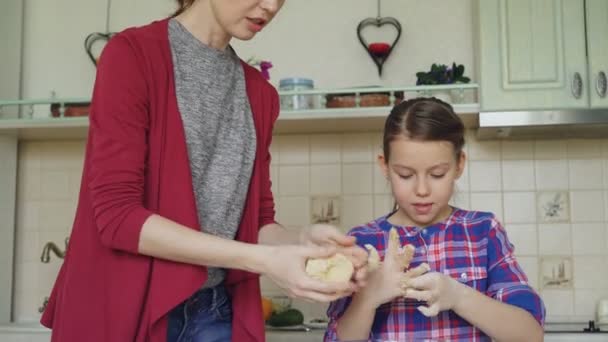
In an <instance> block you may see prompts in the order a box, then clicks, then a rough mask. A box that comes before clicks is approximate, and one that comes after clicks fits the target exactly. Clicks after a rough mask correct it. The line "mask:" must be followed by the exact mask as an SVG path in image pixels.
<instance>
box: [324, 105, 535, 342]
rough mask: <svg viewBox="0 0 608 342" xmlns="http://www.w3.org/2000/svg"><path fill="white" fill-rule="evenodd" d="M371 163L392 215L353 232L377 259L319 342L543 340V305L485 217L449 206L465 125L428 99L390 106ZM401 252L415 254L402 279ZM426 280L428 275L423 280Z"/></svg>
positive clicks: (334, 308) (335, 307)
mask: <svg viewBox="0 0 608 342" xmlns="http://www.w3.org/2000/svg"><path fill="white" fill-rule="evenodd" d="M383 140H384V141H383V152H384V153H383V155H380V156H379V157H378V163H379V165H380V167H381V168H382V170H383V172H384V175H385V176H386V178H387V180H388V182H389V183H390V186H391V189H392V193H393V196H394V198H395V200H396V208H395V210H394V211H392V212H391V213H389V214H388V215H386V216H383V217H380V218H378V219H376V220H374V221H372V222H370V223H367V224H366V225H363V226H360V227H356V228H354V229H352V230H351V231H350V233H349V235H352V236H355V237H356V238H357V244H359V245H362V246H363V245H365V244H370V245H372V246H374V247H375V248H376V249H378V251H379V252H380V255H381V256H383V257H384V262H383V263H382V265H381V266H380V267H379V268H378V269H377V270H376V271H374V272H373V273H372V274H370V275H369V277H368V283H367V286H365V287H364V288H363V289H361V290H360V291H358V292H356V293H355V294H354V295H353V296H352V297H349V298H344V299H340V300H338V301H335V302H333V303H332V304H331V305H330V307H329V309H328V315H329V318H330V323H329V326H328V330H327V332H326V335H325V341H338V340H339V341H349V340H359V341H360V340H368V339H369V340H373V341H414V340H416V341H418V340H420V341H429V340H433V341H490V339H494V340H496V341H526V342H529V341H542V339H543V329H542V324H543V320H544V314H545V311H544V306H543V303H542V301H541V299H540V298H539V296H538V295H537V294H536V293H535V292H534V290H533V289H532V288H530V286H529V285H528V281H527V278H526V275H525V274H524V272H523V271H522V269H521V268H520V267H519V265H518V264H517V261H516V260H515V257H514V256H513V246H512V245H511V243H509V240H508V239H507V235H506V232H505V230H504V228H503V227H502V226H501V224H500V223H499V222H498V221H497V220H496V218H495V217H494V215H493V214H491V213H485V212H476V211H467V210H462V209H458V208H454V207H451V206H450V205H449V204H448V202H449V200H450V198H451V197H452V193H453V191H454V183H455V182H456V180H457V179H458V178H459V177H460V175H461V174H462V172H463V169H464V165H465V155H464V152H463V151H462V148H463V145H464V126H463V123H462V121H461V120H460V118H459V117H458V116H457V115H456V114H454V112H453V110H452V108H451V106H450V105H448V104H446V103H444V102H442V101H439V100H437V99H435V98H431V99H426V98H420V99H414V100H410V101H407V102H403V103H401V104H399V105H397V106H396V107H395V108H394V109H393V110H392V112H391V113H390V115H389V116H388V118H387V120H386V124H385V129H384V139H383ZM391 229H395V230H396V231H397V233H398V235H399V237H400V244H401V245H402V246H404V245H412V246H413V247H415V253H414V258H413V260H412V263H411V265H410V266H411V267H412V268H410V270H409V271H408V272H407V273H404V272H403V270H404V266H403V263H401V261H400V253H399V252H398V251H399V247H402V246H397V247H395V246H390V245H389V246H388V247H386V246H387V242H386V241H389V239H388V235H389V231H390V230H391ZM427 271H428V272H427Z"/></svg>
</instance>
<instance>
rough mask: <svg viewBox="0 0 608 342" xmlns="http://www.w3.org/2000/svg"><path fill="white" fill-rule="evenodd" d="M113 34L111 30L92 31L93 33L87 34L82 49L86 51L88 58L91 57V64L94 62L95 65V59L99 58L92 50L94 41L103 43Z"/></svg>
mask: <svg viewBox="0 0 608 342" xmlns="http://www.w3.org/2000/svg"><path fill="white" fill-rule="evenodd" d="M113 35H114V33H113V32H109V33H101V32H93V33H91V34H89V35H88V36H87V38H86V39H85V40H84V49H85V51H86V52H87V55H88V56H89V58H90V59H91V62H93V64H95V66H97V60H98V59H99V56H95V54H94V52H93V46H94V45H95V43H97V42H99V41H101V42H103V43H104V44H105V43H107V42H108V41H109V40H110V38H112V36H113ZM100 51H101V50H100Z"/></svg>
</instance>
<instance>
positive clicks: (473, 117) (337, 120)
mask: <svg viewBox="0 0 608 342" xmlns="http://www.w3.org/2000/svg"><path fill="white" fill-rule="evenodd" d="M477 88H478V86H477V85H476V84H461V85H447V86H446V85H444V86H421V87H405V88H403V87H402V88H361V89H336V90H310V91H299V92H279V94H280V95H281V97H285V96H306V95H308V96H316V97H318V98H321V99H323V101H319V103H321V104H320V105H319V106H321V107H323V106H325V101H324V99H325V96H326V95H328V94H348V93H353V94H356V95H357V96H360V95H364V94H366V93H390V94H391V97H390V98H391V102H394V101H395V99H394V96H393V95H394V94H395V92H404V93H405V94H406V98H411V97H414V96H409V94H408V92H409V93H412V92H413V93H416V94H417V95H420V94H424V95H429V94H433V91H446V90H447V91H452V92H458V93H460V94H463V95H464V93H465V92H472V94H468V95H469V96H466V97H465V96H463V98H465V99H468V98H475V99H476V98H477V96H476V91H477ZM86 101H87V100H86V99H63V100H61V99H43V100H17V101H0V109H4V108H8V107H11V106H13V107H14V106H17V107H19V112H21V113H23V112H28V114H27V115H23V114H21V116H22V117H20V118H16V117H13V118H3V116H2V114H1V113H2V112H0V135H9V136H14V137H16V138H17V139H18V140H71V139H83V138H86V136H87V132H88V127H89V120H88V117H51V116H50V114H49V115H48V116H47V117H36V116H34V117H23V116H32V115H31V113H33V112H34V107H36V106H46V107H48V106H49V105H50V104H51V103H60V104H61V105H62V106H67V105H69V104H71V103H83V102H86ZM468 102H471V103H458V104H454V105H453V107H454V110H455V112H456V113H457V114H459V115H460V116H461V118H462V119H463V121H464V122H465V125H466V126H467V127H475V126H476V125H477V117H478V115H477V114H478V113H479V104H478V103H476V102H473V101H468ZM63 108H64V107H62V110H61V112H62V113H63V112H64V110H63ZM391 108H392V106H383V107H351V108H315V109H303V110H284V111H281V114H280V116H279V119H278V121H277V124H276V125H275V134H292V133H293V134H297V133H328V132H357V131H378V130H382V127H383V125H384V120H385V118H386V116H387V115H388V113H389V112H390V110H391Z"/></svg>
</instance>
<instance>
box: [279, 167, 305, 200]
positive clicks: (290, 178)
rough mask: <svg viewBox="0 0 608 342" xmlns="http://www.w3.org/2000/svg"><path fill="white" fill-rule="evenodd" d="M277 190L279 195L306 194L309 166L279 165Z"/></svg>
mask: <svg viewBox="0 0 608 342" xmlns="http://www.w3.org/2000/svg"><path fill="white" fill-rule="evenodd" d="M279 190H280V194H281V196H292V195H308V193H309V192H310V167H309V166H281V167H279Z"/></svg>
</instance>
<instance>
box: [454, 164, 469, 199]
mask: <svg viewBox="0 0 608 342" xmlns="http://www.w3.org/2000/svg"><path fill="white" fill-rule="evenodd" d="M469 168H470V162H469V161H467V162H466V163H465V166H464V171H463V172H462V175H461V176H460V178H458V179H457V180H456V190H458V191H467V192H468V191H470V190H471V182H470V181H469V171H470V170H469Z"/></svg>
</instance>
